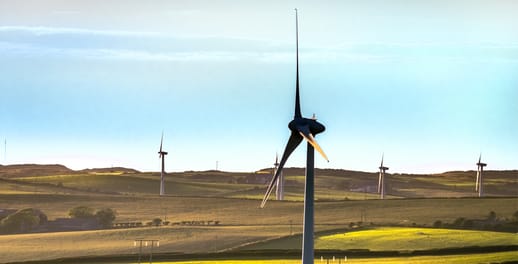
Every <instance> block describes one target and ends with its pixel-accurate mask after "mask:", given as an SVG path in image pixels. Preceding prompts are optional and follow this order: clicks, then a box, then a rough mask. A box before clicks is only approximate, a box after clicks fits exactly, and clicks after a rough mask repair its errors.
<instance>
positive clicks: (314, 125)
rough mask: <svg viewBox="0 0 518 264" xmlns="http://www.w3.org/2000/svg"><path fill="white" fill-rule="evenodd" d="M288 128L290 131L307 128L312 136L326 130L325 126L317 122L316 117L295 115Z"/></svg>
mask: <svg viewBox="0 0 518 264" xmlns="http://www.w3.org/2000/svg"><path fill="white" fill-rule="evenodd" d="M288 128H289V129H290V130H291V131H292V132H298V131H301V130H307V131H309V133H311V134H312V135H313V136H316V135H317V134H320V133H322V132H324V131H325V130H326V127H325V126H324V125H322V124H321V123H319V122H318V121H317V120H316V119H310V118H304V117H296V118H295V119H293V120H292V121H291V122H290V123H289V124H288Z"/></svg>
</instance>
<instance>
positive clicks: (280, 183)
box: [273, 155, 284, 201]
mask: <svg viewBox="0 0 518 264" xmlns="http://www.w3.org/2000/svg"><path fill="white" fill-rule="evenodd" d="M273 166H275V167H274V170H273V175H275V174H277V170H278V169H279V156H278V155H275V163H274V164H273ZM275 198H276V199H277V201H282V200H284V175H283V174H282V169H281V171H280V172H279V178H277V186H276V190H275Z"/></svg>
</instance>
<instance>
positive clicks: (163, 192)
mask: <svg viewBox="0 0 518 264" xmlns="http://www.w3.org/2000/svg"><path fill="white" fill-rule="evenodd" d="M163 142H164V133H162V139H161V140H160V150H159V151H158V158H162V170H161V172H160V196H162V195H165V186H164V177H165V155H167V152H165V151H163V150H162V143H163Z"/></svg>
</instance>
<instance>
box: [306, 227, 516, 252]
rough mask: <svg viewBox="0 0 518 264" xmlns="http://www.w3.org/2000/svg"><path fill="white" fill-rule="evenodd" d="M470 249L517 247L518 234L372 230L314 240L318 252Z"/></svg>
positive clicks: (426, 229)
mask: <svg viewBox="0 0 518 264" xmlns="http://www.w3.org/2000/svg"><path fill="white" fill-rule="evenodd" d="M445 245H447V246H448V247H451V248H455V247H470V246H496V245H518V235H517V234H514V233H502V232H487V231H484V232H480V231H469V230H455V229H435V228H396V227H391V228H376V229H372V230H364V231H357V232H347V233H341V234H334V235H329V236H322V237H318V238H317V239H316V240H315V247H316V248H319V249H337V250H344V249H353V248H368V249H370V250H371V251H384V250H423V249H436V248H444V247H445Z"/></svg>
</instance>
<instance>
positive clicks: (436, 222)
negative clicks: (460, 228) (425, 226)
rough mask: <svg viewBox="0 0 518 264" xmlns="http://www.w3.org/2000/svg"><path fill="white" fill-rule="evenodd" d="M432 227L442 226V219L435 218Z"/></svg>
mask: <svg viewBox="0 0 518 264" xmlns="http://www.w3.org/2000/svg"><path fill="white" fill-rule="evenodd" d="M433 227H442V221H441V220H437V221H435V222H433Z"/></svg>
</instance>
